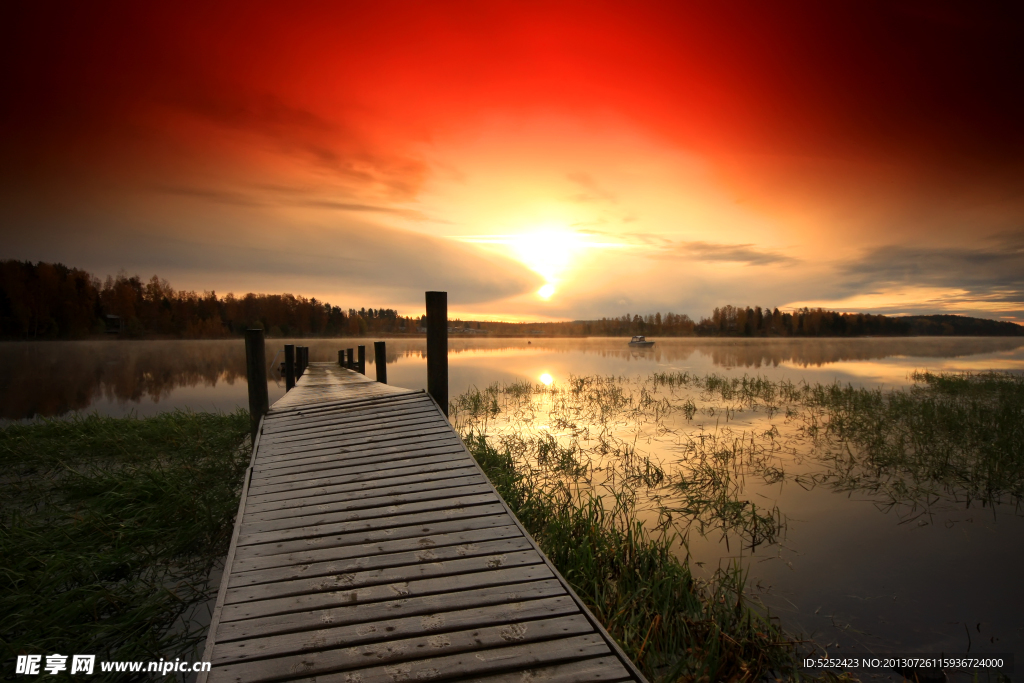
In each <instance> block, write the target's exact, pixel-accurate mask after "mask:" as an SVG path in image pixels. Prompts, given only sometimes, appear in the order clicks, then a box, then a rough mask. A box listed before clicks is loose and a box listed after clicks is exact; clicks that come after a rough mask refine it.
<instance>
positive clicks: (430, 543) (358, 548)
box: [232, 516, 522, 585]
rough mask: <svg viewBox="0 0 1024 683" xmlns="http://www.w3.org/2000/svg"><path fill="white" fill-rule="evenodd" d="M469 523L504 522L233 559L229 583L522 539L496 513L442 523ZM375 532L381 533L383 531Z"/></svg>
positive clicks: (290, 575) (379, 534) (517, 529)
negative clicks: (276, 571) (260, 573)
mask: <svg viewBox="0 0 1024 683" xmlns="http://www.w3.org/2000/svg"><path fill="white" fill-rule="evenodd" d="M472 522H477V523H478V524H479V523H482V522H494V523H500V522H504V525H502V526H493V525H489V526H479V527H478V528H473V529H469V530H461V531H450V532H447V533H435V534H432V535H429V536H421V535H419V534H416V535H414V536H410V537H408V538H393V536H394V535H393V534H391V535H389V536H388V537H389V538H391V539H392V540H385V541H376V542H371V543H359V544H355V545H345V546H337V547H333V548H320V549H317V550H303V551H300V552H295V553H285V554H282V555H268V556H265V557H253V558H248V559H241V558H239V559H238V561H236V562H235V571H234V573H233V574H232V582H234V580H236V579H237V580H238V581H240V582H242V584H244V583H245V582H246V581H247V579H246V576H247V572H251V571H257V570H266V569H269V568H272V567H278V568H281V569H282V571H286V572H288V573H286V574H284V575H283V578H297V577H299V576H302V575H303V573H304V571H305V567H307V566H309V565H315V564H318V563H321V562H335V561H339V560H349V559H352V558H356V559H360V560H362V559H364V558H365V561H367V562H369V561H370V558H372V557H373V556H374V555H378V554H388V553H400V552H406V551H418V550H429V549H432V548H442V547H446V546H452V545H463V544H473V543H482V542H485V541H498V540H501V539H505V538H521V537H522V531H520V529H519V527H517V526H516V525H514V524H511V523H510V520H507V519H504V520H503V519H501V518H500V517H498V516H492V517H477V518H474V519H467V520H457V521H456V522H445V524H447V525H455V524H459V525H467V524H469V523H472ZM376 535H378V536H382V535H383V534H382V533H377V534H376ZM232 585H234V583H232ZM240 585H241V584H240Z"/></svg>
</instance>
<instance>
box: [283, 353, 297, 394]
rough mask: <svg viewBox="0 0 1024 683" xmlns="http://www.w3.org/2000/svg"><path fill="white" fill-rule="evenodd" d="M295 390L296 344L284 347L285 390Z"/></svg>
mask: <svg viewBox="0 0 1024 683" xmlns="http://www.w3.org/2000/svg"><path fill="white" fill-rule="evenodd" d="M294 388H295V344H285V345H284V390H285V391H291V390H292V389H294Z"/></svg>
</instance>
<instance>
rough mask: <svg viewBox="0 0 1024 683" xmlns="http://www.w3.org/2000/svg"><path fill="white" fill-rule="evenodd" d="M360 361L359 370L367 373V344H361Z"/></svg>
mask: <svg viewBox="0 0 1024 683" xmlns="http://www.w3.org/2000/svg"><path fill="white" fill-rule="evenodd" d="M358 363H359V372H361V373H362V374H364V375H365V374H366V347H365V346H360V347H359V361H358Z"/></svg>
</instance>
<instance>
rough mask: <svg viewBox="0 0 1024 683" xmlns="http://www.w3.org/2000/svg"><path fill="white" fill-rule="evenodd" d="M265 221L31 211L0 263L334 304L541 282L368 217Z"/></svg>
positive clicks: (514, 288)
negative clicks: (369, 296)
mask: <svg viewBox="0 0 1024 683" xmlns="http://www.w3.org/2000/svg"><path fill="white" fill-rule="evenodd" d="M266 214H267V212H265V211H262V210H261V209H259V208H256V209H248V208H242V207H230V208H229V209H228V210H226V213H224V212H221V213H218V214H216V216H215V217H211V216H209V215H206V214H195V215H190V216H181V215H178V216H164V215H162V214H156V213H155V214H154V215H151V216H147V217H145V218H136V219H133V218H128V217H125V216H124V215H121V216H118V215H116V214H115V213H114V212H109V211H100V212H98V213H94V214H93V215H91V216H83V215H82V213H81V212H75V214H74V215H67V214H62V213H61V212H59V211H54V212H47V214H45V215H43V214H42V212H39V211H35V212H33V213H32V214H31V215H24V216H22V217H21V219H20V220H18V224H19V227H20V228H21V230H19V232H18V233H17V234H16V235H12V236H11V238H10V239H8V240H7V241H6V244H5V257H8V258H18V259H26V260H33V261H34V260H46V261H61V262H64V263H66V264H69V265H72V266H76V267H80V268H84V269H86V270H89V271H90V272H92V273H94V274H96V275H99V276H101V277H102V276H104V275H106V274H109V273H117V272H118V271H119V270H121V269H122V268H125V267H127V268H128V269H129V270H131V271H132V272H133V273H138V274H140V275H143V276H145V277H149V276H150V275H152V274H154V273H155V274H157V275H160V276H161V277H166V278H167V279H168V280H170V281H171V283H172V285H174V286H175V287H177V288H183V289H196V290H206V289H216V290H217V291H220V292H226V291H228V290H233V291H235V292H245V291H256V292H286V291H290V292H293V293H306V294H309V293H317V295H318V296H321V293H323V294H322V295H323V296H325V297H327V298H328V300H329V301H332V303H336V304H339V305H347V304H357V303H358V300H359V299H361V298H365V296H366V293H367V292H372V293H374V294H373V296H375V297H377V298H378V300H380V301H382V302H390V303H389V305H392V304H394V305H397V304H399V303H404V302H413V303H415V302H422V296H423V292H424V291H426V290H431V289H438V290H443V291H447V292H449V295H450V297H451V300H453V301H459V302H461V303H464V304H480V303H484V304H486V303H487V302H491V301H498V300H501V299H504V298H507V297H511V296H516V295H519V294H523V293H527V292H532V291H535V290H536V289H537V288H538V287H539V286H540V285H541V284H543V281H542V280H541V278H540V277H539V276H538V275H537V274H536V273H534V272H533V271H530V270H529V269H527V268H526V267H525V266H523V265H522V264H520V263H518V262H516V261H512V260H510V259H507V258H503V257H501V256H497V255H493V254H490V253H485V252H484V251H482V250H480V249H478V248H475V247H473V246H472V245H466V244H462V243H459V242H455V241H452V240H448V239H444V238H439V237H433V236H430V235H424V234H422V233H417V232H411V231H406V230H399V229H395V228H391V227H388V226H384V225H380V224H374V223H371V222H368V221H363V220H360V219H359V216H361V215H367V214H365V213H363V214H360V213H356V214H354V217H345V218H341V219H339V220H337V221H331V220H327V219H321V220H320V221H319V222H317V223H303V222H298V221H283V220H281V219H280V218H279V217H276V216H273V217H272V216H267V215H266ZM342 215H343V214H339V216H342ZM369 215H372V214H369ZM339 292H340V293H342V294H341V296H335V295H334V294H332V293H339ZM346 294H347V296H346ZM328 295H329V296H328ZM359 305H362V304H359Z"/></svg>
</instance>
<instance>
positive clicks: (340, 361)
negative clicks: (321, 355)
mask: <svg viewBox="0 0 1024 683" xmlns="http://www.w3.org/2000/svg"><path fill="white" fill-rule="evenodd" d="M338 365H340V366H341V367H345V352H344V351H342V350H341V349H338Z"/></svg>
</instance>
